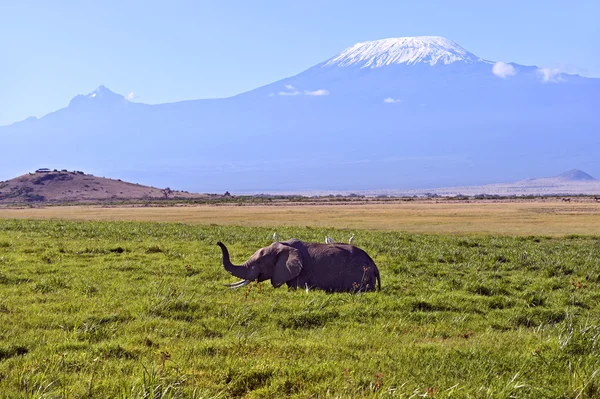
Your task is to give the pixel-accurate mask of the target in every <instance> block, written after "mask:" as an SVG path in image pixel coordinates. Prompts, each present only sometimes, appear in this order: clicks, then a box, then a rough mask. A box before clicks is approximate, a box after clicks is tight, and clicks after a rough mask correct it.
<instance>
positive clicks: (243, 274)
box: [217, 241, 259, 281]
mask: <svg viewBox="0 0 600 399" xmlns="http://www.w3.org/2000/svg"><path fill="white" fill-rule="evenodd" d="M217 245H218V246H219V247H221V251H222V252H223V266H224V267H225V270H227V271H228V272H229V273H231V274H233V275H234V276H236V277H239V278H242V279H244V280H248V281H252V280H256V278H257V277H258V274H259V272H258V270H254V269H253V268H249V267H248V266H247V264H246V263H244V264H243V265H241V266H236V265H233V264H232V263H231V261H230V260H229V251H228V250H227V247H226V246H225V244H223V243H222V242H220V241H219V242H218V243H217Z"/></svg>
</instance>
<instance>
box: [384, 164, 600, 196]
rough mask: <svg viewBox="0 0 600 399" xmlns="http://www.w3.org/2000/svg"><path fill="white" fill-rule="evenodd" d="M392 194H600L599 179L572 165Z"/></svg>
mask: <svg viewBox="0 0 600 399" xmlns="http://www.w3.org/2000/svg"><path fill="white" fill-rule="evenodd" d="M391 193H393V194H396V195H398V194H402V195H424V194H437V195H441V196H455V195H461V194H462V195H469V196H473V195H479V194H486V195H600V180H597V179H596V178H594V177H592V176H590V175H589V174H587V173H585V172H584V171H582V170H579V169H572V170H569V171H567V172H564V173H561V174H559V175H557V176H552V177H540V178H531V179H525V180H520V181H517V182H514V183H501V184H486V185H482V186H461V187H444V188H434V189H420V190H392V191H391Z"/></svg>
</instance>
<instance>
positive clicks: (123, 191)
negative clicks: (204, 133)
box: [0, 170, 206, 203]
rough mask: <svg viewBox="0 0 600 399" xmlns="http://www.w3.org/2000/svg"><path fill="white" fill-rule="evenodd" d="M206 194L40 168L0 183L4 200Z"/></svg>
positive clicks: (7, 201) (181, 196)
mask: <svg viewBox="0 0 600 399" xmlns="http://www.w3.org/2000/svg"><path fill="white" fill-rule="evenodd" d="M199 197H206V195H201V194H192V193H188V192H183V191H171V190H168V189H159V188H156V187H149V186H143V185H140V184H133V183H128V182H124V181H121V180H114V179H107V178H104V177H97V176H93V175H89V174H85V173H83V172H81V171H67V170H62V171H58V170H54V171H45V170H38V171H36V172H35V173H28V174H25V175H22V176H18V177H15V178H14V179H11V180H8V181H2V182H0V203H20V202H42V201H50V202H73V201H77V202H80V201H83V202H94V201H108V200H110V201H118V200H149V199H166V198H169V199H170V198H180V199H191V198H199Z"/></svg>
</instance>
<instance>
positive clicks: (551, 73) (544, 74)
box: [536, 68, 563, 82]
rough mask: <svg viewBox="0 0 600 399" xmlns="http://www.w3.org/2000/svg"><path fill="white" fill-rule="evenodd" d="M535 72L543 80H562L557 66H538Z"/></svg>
mask: <svg viewBox="0 0 600 399" xmlns="http://www.w3.org/2000/svg"><path fill="white" fill-rule="evenodd" d="M536 72H537V74H538V75H539V76H540V78H541V79H542V81H543V82H560V81H562V80H563V79H562V77H561V76H560V74H561V70H560V69H559V68H538V69H537V71H536Z"/></svg>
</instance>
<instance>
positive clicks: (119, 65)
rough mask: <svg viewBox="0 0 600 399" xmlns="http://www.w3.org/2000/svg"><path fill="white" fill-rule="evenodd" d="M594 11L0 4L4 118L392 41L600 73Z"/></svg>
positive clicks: (580, 7) (597, 5)
mask: <svg viewBox="0 0 600 399" xmlns="http://www.w3.org/2000/svg"><path fill="white" fill-rule="evenodd" d="M57 4H58V5H57ZM598 15H600V1H597V0H589V1H588V0H581V1H577V0H572V1H553V0H528V1H522V0H521V1H513V0H500V1H479V0H478V1H445V0H438V1H427V0H422V1H416V0H415V1H397V0H396V1H377V0H371V1H369V2H366V1H361V2H358V1H354V2H352V1H347V0H346V1H339V0H319V1H317V0H304V1H292V0H289V1H285V0H274V1H261V0H257V1H252V2H250V1H227V0H223V1H171V2H167V1H149V0H139V1H138V0H129V1H112V0H103V1H92V0H85V1H81V0H77V1H71V0H61V1H60V2H51V1H45V0H39V1H35V0H29V1H13V2H9V1H4V2H2V3H1V4H0V49H2V62H0V92H1V93H2V95H1V96H0V125H5V124H9V123H12V122H15V121H17V120H22V119H24V118H26V117H28V116H32V115H33V116H37V117H40V116H43V115H45V114H47V113H49V112H52V111H55V110H56V109H58V108H61V107H64V106H66V105H67V104H68V102H69V100H70V99H71V98H72V97H74V96H75V95H77V94H86V93H89V92H91V91H92V90H94V89H95V88H96V87H97V86H98V85H101V84H103V85H105V86H107V87H109V88H110V89H111V90H113V91H115V92H118V93H121V94H123V95H126V94H128V93H134V94H133V95H134V96H135V101H140V102H145V103H162V102H173V101H179V100H188V99H197V98H212V97H226V96H231V95H235V94H237V93H240V92H244V91H247V90H251V89H253V88H256V87H258V86H261V85H264V84H268V83H271V82H273V81H275V80H277V79H280V78H283V77H287V76H292V75H295V74H297V73H299V72H301V71H303V70H305V69H307V68H308V67H310V66H312V65H314V64H317V63H319V62H321V61H324V60H325V59H327V58H329V57H331V56H333V55H335V54H336V53H338V52H340V51H341V50H343V49H344V48H346V47H348V46H350V45H352V44H354V43H355V42H358V41H365V40H374V39H382V38H387V37H397V36H418V35H436V36H444V37H447V38H449V39H452V40H454V41H455V42H457V43H458V44H460V45H461V46H463V47H465V48H466V49H467V50H469V51H471V52H473V53H474V54H476V55H478V56H480V57H483V58H486V59H489V60H493V61H505V62H516V63H519V64H525V65H537V66H540V67H553V68H556V67H559V68H562V69H563V70H564V71H566V72H571V73H580V74H582V75H584V76H592V77H600V44H599V43H600V24H599V23H598Z"/></svg>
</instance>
